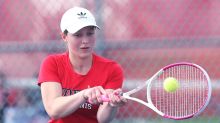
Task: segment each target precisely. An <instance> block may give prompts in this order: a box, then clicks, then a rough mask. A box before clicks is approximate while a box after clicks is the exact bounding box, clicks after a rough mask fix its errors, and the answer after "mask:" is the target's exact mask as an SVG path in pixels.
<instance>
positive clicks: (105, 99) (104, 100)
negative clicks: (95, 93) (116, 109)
mask: <svg viewBox="0 0 220 123" xmlns="http://www.w3.org/2000/svg"><path fill="white" fill-rule="evenodd" d="M101 98H102V101H103V102H109V101H110V99H109V98H108V96H106V95H101Z"/></svg>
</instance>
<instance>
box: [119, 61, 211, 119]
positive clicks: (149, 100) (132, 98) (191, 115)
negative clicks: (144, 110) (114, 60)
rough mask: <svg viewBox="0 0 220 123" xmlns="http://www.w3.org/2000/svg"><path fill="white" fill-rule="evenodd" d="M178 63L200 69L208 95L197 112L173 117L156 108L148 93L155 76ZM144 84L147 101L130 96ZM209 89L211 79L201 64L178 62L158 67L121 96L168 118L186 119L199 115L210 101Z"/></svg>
mask: <svg viewBox="0 0 220 123" xmlns="http://www.w3.org/2000/svg"><path fill="white" fill-rule="evenodd" d="M178 65H190V66H193V67H196V68H198V69H200V70H201V71H202V72H203V73H204V75H205V76H206V78H207V81H208V86H209V87H208V96H207V99H206V103H205V104H204V105H203V106H201V109H199V111H198V112H196V113H194V114H190V115H188V116H184V117H173V116H169V115H166V114H164V113H163V112H161V111H160V110H158V109H157V108H156V107H155V106H154V104H153V103H152V100H151V96H150V94H151V93H150V88H151V82H152V80H154V79H155V78H156V77H158V76H160V75H161V74H162V73H163V72H164V71H165V70H166V69H168V68H170V67H173V66H178ZM146 86H147V101H148V102H145V101H143V100H141V99H138V98H135V97H131V95H132V94H134V93H136V92H138V91H140V90H142V89H143V88H145V87H146ZM211 91H212V87H211V81H210V78H209V75H208V73H207V72H206V71H205V70H204V69H203V68H202V67H201V66H199V65H197V64H194V63H189V62H180V63H174V64H171V65H167V66H165V67H164V68H162V69H160V70H159V71H158V72H157V73H156V74H154V75H153V76H152V77H151V78H150V79H148V80H146V81H145V82H144V85H140V86H138V87H136V88H134V89H132V90H130V91H128V92H125V93H123V94H122V96H123V97H124V98H126V99H130V100H133V101H136V102H138V103H141V104H143V105H145V106H147V107H149V108H151V109H152V110H154V111H155V112H156V113H158V114H159V115H161V116H163V117H164V118H169V119H174V120H183V119H188V118H191V117H194V116H197V115H199V114H200V113H201V112H202V111H203V110H204V109H205V108H206V106H207V105H208V103H209V101H210V98H211Z"/></svg>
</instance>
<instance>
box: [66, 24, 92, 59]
mask: <svg viewBox="0 0 220 123" xmlns="http://www.w3.org/2000/svg"><path fill="white" fill-rule="evenodd" d="M95 40H96V38H95V27H92V26H88V27H84V28H82V29H81V30H79V31H78V32H76V33H74V34H70V33H68V34H67V36H66V37H65V41H67V47H68V50H69V53H70V54H71V55H74V56H79V57H81V58H85V57H88V56H90V55H91V54H92V52H93V48H94V45H95Z"/></svg>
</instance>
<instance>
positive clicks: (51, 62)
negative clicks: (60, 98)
mask: <svg viewBox="0 0 220 123" xmlns="http://www.w3.org/2000/svg"><path fill="white" fill-rule="evenodd" d="M57 66H58V65H57V62H56V59H55V58H54V57H53V56H48V57H47V58H46V59H44V61H43V62H42V64H41V68H40V71H39V76H38V85H39V86H40V84H41V83H43V82H60V79H59V74H58V67H57Z"/></svg>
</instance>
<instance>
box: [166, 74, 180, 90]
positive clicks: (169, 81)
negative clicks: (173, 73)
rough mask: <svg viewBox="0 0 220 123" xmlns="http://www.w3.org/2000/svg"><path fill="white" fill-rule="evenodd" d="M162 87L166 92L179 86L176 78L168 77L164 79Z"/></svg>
mask: <svg viewBox="0 0 220 123" xmlns="http://www.w3.org/2000/svg"><path fill="white" fill-rule="evenodd" d="M163 87H164V89H165V90H166V91H167V92H175V91H176V90H177V89H178V87H179V83H178V81H177V79H175V78H173V77H168V78H166V79H165V80H164V83H163Z"/></svg>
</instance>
